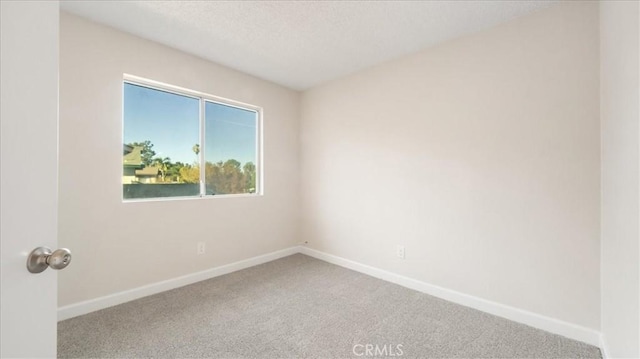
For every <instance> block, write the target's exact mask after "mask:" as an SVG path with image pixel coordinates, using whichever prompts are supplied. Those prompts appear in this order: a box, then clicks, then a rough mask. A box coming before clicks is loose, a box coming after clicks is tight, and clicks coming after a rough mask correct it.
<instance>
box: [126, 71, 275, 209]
mask: <svg viewBox="0 0 640 359" xmlns="http://www.w3.org/2000/svg"><path fill="white" fill-rule="evenodd" d="M124 84H131V85H136V86H141V87H146V88H149V89H152V90H158V91H164V92H168V93H171V94H175V95H179V96H184V97H190V98H194V99H197V100H198V101H199V102H200V111H199V114H198V116H199V119H198V121H199V131H200V138H199V139H200V153H199V154H198V163H199V164H200V194H199V195H197V196H180V197H153V198H127V199H125V198H124V192H123V191H122V190H121V191H120V193H121V194H122V201H123V202H125V203H131V202H156V201H180V200H189V199H211V198H229V197H234V198H235V197H261V196H263V195H264V165H263V162H264V157H263V149H262V142H263V134H262V119H263V109H262V107H259V106H255V105H251V104H248V103H244V102H240V101H235V100H231V99H228V98H224V97H220V96H215V95H211V94H208V93H205V92H200V91H195V90H191V89H187V88H184V87H180V86H174V85H170V84H166V83H163V82H160V81H155V80H150V79H147V78H144V77H140V76H135V75H130V74H123V80H122V85H123V86H122V88H123V93H122V116H121V123H122V137H121V138H122V140H123V141H122V142H123V143H124ZM207 102H212V103H216V104H220V105H225V106H230V107H235V108H237V109H240V110H246V111H252V112H255V113H256V154H255V155H256V163H255V166H256V177H257V178H256V191H255V193H236V194H216V195H207V194H206V187H207V185H206V182H205V174H206V166H205V164H206V161H205V158H204V153H205V146H206V143H205V134H206V121H205V105H206V103H207ZM121 171H122V172H121V176H120V185H121V186H122V176H123V175H124V168H122V170H121Z"/></svg>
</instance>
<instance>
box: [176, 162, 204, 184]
mask: <svg viewBox="0 0 640 359" xmlns="http://www.w3.org/2000/svg"><path fill="white" fill-rule="evenodd" d="M180 179H181V180H182V182H184V183H200V167H199V166H191V165H185V166H183V167H181V168H180Z"/></svg>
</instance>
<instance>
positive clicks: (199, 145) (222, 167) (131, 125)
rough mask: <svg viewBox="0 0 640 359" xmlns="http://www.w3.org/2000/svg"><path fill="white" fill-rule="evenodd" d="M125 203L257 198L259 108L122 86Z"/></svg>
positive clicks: (153, 88) (132, 84)
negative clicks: (244, 196)
mask: <svg viewBox="0 0 640 359" xmlns="http://www.w3.org/2000/svg"><path fill="white" fill-rule="evenodd" d="M123 93H124V99H123V101H124V110H123V129H124V131H123V132H124V134H123V173H122V185H123V198H124V199H125V200H128V199H129V200H131V199H151V198H166V197H203V196H211V195H234V194H254V193H258V192H259V190H258V187H259V182H258V181H259V178H258V166H259V163H258V158H259V155H258V148H259V147H258V139H259V120H260V118H259V116H260V112H259V110H258V109H257V108H250V107H249V106H248V105H247V106H246V107H245V106H239V105H237V104H235V103H230V102H229V101H226V100H221V99H216V98H214V97H213V96H206V97H205V96H199V94H198V93H195V92H194V93H187V92H186V91H185V92H182V91H174V90H173V89H165V88H162V87H158V86H155V85H154V86H150V85H148V84H144V83H138V82H133V81H125V82H124V92H123Z"/></svg>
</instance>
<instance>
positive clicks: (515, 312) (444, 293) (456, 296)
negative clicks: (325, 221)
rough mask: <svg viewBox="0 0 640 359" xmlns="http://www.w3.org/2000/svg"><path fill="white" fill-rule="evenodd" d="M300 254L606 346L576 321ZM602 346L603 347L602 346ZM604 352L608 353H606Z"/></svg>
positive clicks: (344, 261) (339, 260) (302, 250)
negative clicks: (570, 321)
mask: <svg viewBox="0 0 640 359" xmlns="http://www.w3.org/2000/svg"><path fill="white" fill-rule="evenodd" d="M300 253H302V254H306V255H308V256H310V257H314V258H317V259H320V260H323V261H325V262H329V263H332V264H336V265H339V266H341V267H345V268H348V269H351V270H354V271H357V272H360V273H364V274H367V275H370V276H372V277H375V278H379V279H382V280H385V281H388V282H391V283H395V284H398V285H401V286H403V287H407V288H410V289H413V290H417V291H419V292H423V293H426V294H429V295H433V296H434V297H438V298H442V299H445V300H448V301H450V302H453V303H457V304H460V305H464V306H466V307H470V308H473V309H477V310H480V311H483V312H486V313H489V314H493V315H496V316H499V317H502V318H505V319H509V320H512V321H514V322H518V323H522V324H526V325H528V326H531V327H534V328H538V329H541V330H544V331H547V332H550V333H554V334H559V335H562V336H565V337H567V338H570V339H574V340H578V341H581V342H584V343H587V344H590V345H594V346H597V347H600V345H602V343H601V338H600V332H598V331H596V330H594V329H590V328H585V327H582V326H579V325H575V324H572V323H568V322H564V321H561V320H558V319H554V318H550V317H545V316H543V315H540V314H536V313H533V312H529V311H526V310H522V309H518V308H514V307H510V306H507V305H504V304H500V303H497V302H492V301H489V300H486V299H482V298H478V297H474V296H472V295H469V294H464V293H460V292H456V291H454V290H451V289H447V288H443V287H439V286H436V285H433V284H429V283H426V282H421V281H419V280H416V279H412V278H409V277H405V276H402V275H399V274H396V273H392V272H388V271H385V270H382V269H378V268H375V267H372V266H368V265H366V264H362V263H358V262H354V261H352V260H348V259H345V258H341V257H338V256H334V255H332V254H328V253H324V252H320V251H318V250H315V249H311V248H309V247H304V246H302V247H300ZM601 348H602V347H601ZM603 355H604V354H603Z"/></svg>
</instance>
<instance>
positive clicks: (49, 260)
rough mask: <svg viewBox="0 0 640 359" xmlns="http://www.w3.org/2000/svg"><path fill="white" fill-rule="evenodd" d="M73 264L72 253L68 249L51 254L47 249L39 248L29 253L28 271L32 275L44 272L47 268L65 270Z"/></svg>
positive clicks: (61, 249)
mask: <svg viewBox="0 0 640 359" xmlns="http://www.w3.org/2000/svg"><path fill="white" fill-rule="evenodd" d="M69 263H71V251H70V250H68V249H66V248H60V249H56V250H55V251H53V252H51V249H49V248H47V247H38V248H36V249H34V250H33V251H31V253H29V257H28V258H27V269H28V270H29V272H31V273H40V272H44V270H45V269H47V267H51V268H52V269H64V268H66V267H67V266H68V265H69Z"/></svg>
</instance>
